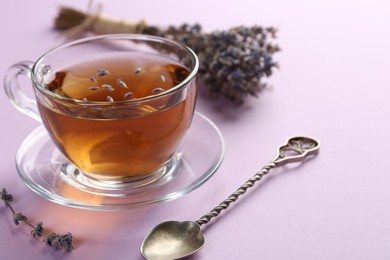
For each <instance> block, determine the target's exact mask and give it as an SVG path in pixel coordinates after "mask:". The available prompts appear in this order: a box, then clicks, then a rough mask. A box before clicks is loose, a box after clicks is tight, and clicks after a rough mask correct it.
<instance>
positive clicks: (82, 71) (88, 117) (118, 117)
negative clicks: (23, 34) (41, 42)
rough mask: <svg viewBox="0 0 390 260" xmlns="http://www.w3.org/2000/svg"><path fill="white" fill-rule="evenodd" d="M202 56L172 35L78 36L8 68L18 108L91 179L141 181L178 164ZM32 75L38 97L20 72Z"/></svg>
mask: <svg viewBox="0 0 390 260" xmlns="http://www.w3.org/2000/svg"><path fill="white" fill-rule="evenodd" d="M198 67H199V62H198V59H197V57H196V55H195V54H194V52H193V51H192V50H191V49H189V48H187V47H185V46H182V45H180V44H178V43H176V42H173V41H171V40H168V39H164V38H159V37H153V36H145V35H131V34H127V35H105V36H97V37H90V38H85V39H81V40H76V41H73V42H69V43H66V44H63V45H61V46H59V47H57V48H54V49H52V50H50V51H48V52H46V53H45V54H44V55H43V56H42V57H40V58H39V59H38V60H37V61H36V62H30V61H24V62H20V63H17V64H15V65H13V66H12V67H10V69H9V70H8V71H7V73H6V76H5V79H4V85H5V90H6V93H7V95H8V97H9V98H10V100H11V101H12V103H13V104H14V105H15V107H16V108H17V109H18V110H20V111H21V112H23V113H25V114H27V115H28V116H30V117H32V118H34V119H36V120H38V121H40V122H42V123H43V125H44V126H45V128H46V130H47V133H48V134H49V135H50V138H51V140H52V142H53V143H54V144H55V145H56V147H57V148H58V150H59V151H61V152H62V154H63V155H64V156H65V157H66V158H67V159H68V160H69V165H66V166H64V169H65V171H71V172H72V173H69V172H68V173H67V174H77V175H78V176H82V178H84V179H86V180H87V181H88V183H92V184H96V185H98V186H99V187H103V188H104V187H107V189H120V188H121V187H126V186H127V185H131V184H132V183H134V182H137V183H143V185H145V184H148V183H151V182H153V180H154V179H156V178H158V176H160V175H162V174H164V172H166V171H169V170H171V169H172V168H174V167H175V163H176V162H175V158H174V156H173V155H174V153H175V150H176V148H177V146H178V145H179V144H180V142H181V141H182V139H183V138H184V136H185V134H186V132H187V130H188V129H189V127H190V125H191V122H192V118H193V115H194V109H195V103H196V96H197V87H198V86H197V80H196V74H197V71H198ZM20 75H25V76H28V77H30V78H31V82H32V85H33V90H34V93H35V99H32V98H29V97H28V95H26V94H25V91H24V90H23V88H22V87H21V86H20V85H19V82H18V77H19V76H20Z"/></svg>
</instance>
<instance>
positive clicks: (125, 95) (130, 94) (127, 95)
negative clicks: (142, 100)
mask: <svg viewBox="0 0 390 260" xmlns="http://www.w3.org/2000/svg"><path fill="white" fill-rule="evenodd" d="M132 95H133V92H126V93H125V94H124V95H123V97H124V98H129V97H131V96H132Z"/></svg>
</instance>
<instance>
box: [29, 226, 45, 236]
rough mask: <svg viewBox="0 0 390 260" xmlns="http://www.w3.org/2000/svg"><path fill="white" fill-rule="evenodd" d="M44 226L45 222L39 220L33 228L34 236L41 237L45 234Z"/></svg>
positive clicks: (32, 233)
mask: <svg viewBox="0 0 390 260" xmlns="http://www.w3.org/2000/svg"><path fill="white" fill-rule="evenodd" d="M43 232H44V228H43V223H42V222H39V223H38V224H37V225H36V226H35V227H34V228H33V229H32V230H31V235H32V236H33V238H37V237H41V236H42V235H43Z"/></svg>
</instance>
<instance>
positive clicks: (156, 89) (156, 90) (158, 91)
mask: <svg viewBox="0 0 390 260" xmlns="http://www.w3.org/2000/svg"><path fill="white" fill-rule="evenodd" d="M163 91H164V89H163V88H154V89H153V90H152V92H153V93H160V92H163Z"/></svg>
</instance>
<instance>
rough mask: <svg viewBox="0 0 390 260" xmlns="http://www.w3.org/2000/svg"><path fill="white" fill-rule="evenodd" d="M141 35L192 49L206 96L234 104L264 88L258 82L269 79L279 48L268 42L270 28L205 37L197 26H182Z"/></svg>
mask: <svg viewBox="0 0 390 260" xmlns="http://www.w3.org/2000/svg"><path fill="white" fill-rule="evenodd" d="M144 33H147V34H153V35H158V36H162V37H167V38H171V39H173V40H176V41H178V42H181V43H183V44H185V45H187V46H188V47H190V48H191V49H193V50H194V51H195V52H196V53H197V55H198V57H199V60H200V70H199V73H200V74H201V76H202V79H203V81H204V84H205V86H206V88H207V89H208V91H209V93H210V94H212V95H214V96H217V95H220V94H221V95H223V96H224V97H226V98H228V99H229V100H231V101H233V102H235V103H238V104H241V103H242V102H243V101H244V99H245V97H246V96H247V95H252V96H257V93H258V92H259V91H260V90H261V89H263V88H264V87H266V83H264V82H262V79H263V78H264V77H269V76H271V75H272V71H273V69H274V68H275V67H277V64H276V62H274V61H273V54H274V53H275V52H277V51H279V47H278V46H277V45H275V44H273V42H272V39H274V38H275V37H276V36H275V35H276V30H275V28H273V27H268V28H263V27H261V26H253V27H245V26H240V27H236V28H232V29H229V30H227V31H216V32H213V33H211V34H205V33H202V31H201V26H200V25H199V24H195V25H187V24H183V25H181V26H180V27H174V26H170V27H169V28H168V29H167V30H163V29H159V28H157V27H154V28H150V27H146V28H145V29H144Z"/></svg>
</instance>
